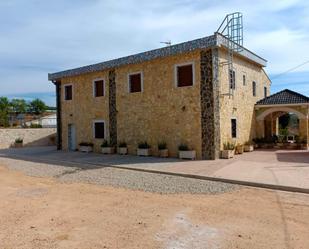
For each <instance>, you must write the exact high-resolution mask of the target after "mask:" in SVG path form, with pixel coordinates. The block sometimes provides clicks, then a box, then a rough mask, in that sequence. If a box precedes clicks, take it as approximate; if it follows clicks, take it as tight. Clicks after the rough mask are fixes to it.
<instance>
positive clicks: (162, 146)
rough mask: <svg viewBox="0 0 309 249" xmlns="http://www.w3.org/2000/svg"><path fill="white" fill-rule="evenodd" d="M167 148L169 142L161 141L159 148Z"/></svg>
mask: <svg viewBox="0 0 309 249" xmlns="http://www.w3.org/2000/svg"><path fill="white" fill-rule="evenodd" d="M166 149H167V144H166V142H160V143H159V144H158V150H166Z"/></svg>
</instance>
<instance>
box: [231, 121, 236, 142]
mask: <svg viewBox="0 0 309 249" xmlns="http://www.w3.org/2000/svg"><path fill="white" fill-rule="evenodd" d="M231 132H232V138H236V137H237V121H236V118H232V119H231Z"/></svg>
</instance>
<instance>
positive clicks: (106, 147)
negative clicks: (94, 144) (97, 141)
mask: <svg viewBox="0 0 309 249" xmlns="http://www.w3.org/2000/svg"><path fill="white" fill-rule="evenodd" d="M101 149H102V153H103V154H113V153H115V148H114V146H112V145H110V144H109V143H108V142H107V140H105V139H104V140H103V142H102V144H101Z"/></svg>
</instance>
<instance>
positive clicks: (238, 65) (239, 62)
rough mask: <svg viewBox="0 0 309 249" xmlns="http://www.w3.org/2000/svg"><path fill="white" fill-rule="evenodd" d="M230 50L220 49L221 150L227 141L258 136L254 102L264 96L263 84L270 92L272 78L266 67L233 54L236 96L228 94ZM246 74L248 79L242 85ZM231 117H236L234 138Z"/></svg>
mask: <svg viewBox="0 0 309 249" xmlns="http://www.w3.org/2000/svg"><path fill="white" fill-rule="evenodd" d="M226 61H227V52H226V51H225V50H220V51H219V81H220V96H219V98H220V126H221V127H220V133H221V149H222V147H223V144H224V143H225V142H228V141H231V142H234V143H245V142H246V141H248V140H251V139H252V138H254V137H256V117H255V111H254V106H255V103H256V102H257V101H258V100H260V99H262V98H264V86H266V87H267V91H268V95H269V94H270V80H269V79H268V77H267V75H266V74H265V72H264V71H263V69H262V68H261V67H260V66H258V65H256V64H254V63H252V62H250V61H248V60H246V59H244V58H243V57H239V56H234V62H233V67H234V70H235V73H236V89H235V90H234V95H233V96H228V93H229V80H228V66H227V65H226V63H225V64H224V62H226ZM243 75H245V77H246V82H245V84H243ZM252 81H255V82H256V86H257V87H256V93H257V94H256V96H255V97H254V96H253V94H252ZM231 118H236V120H237V137H236V138H234V139H232V134H231Z"/></svg>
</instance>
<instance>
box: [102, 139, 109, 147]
mask: <svg viewBox="0 0 309 249" xmlns="http://www.w3.org/2000/svg"><path fill="white" fill-rule="evenodd" d="M101 147H102V148H106V147H111V145H110V144H109V143H108V142H107V140H105V139H104V140H103V142H102V144H101Z"/></svg>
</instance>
